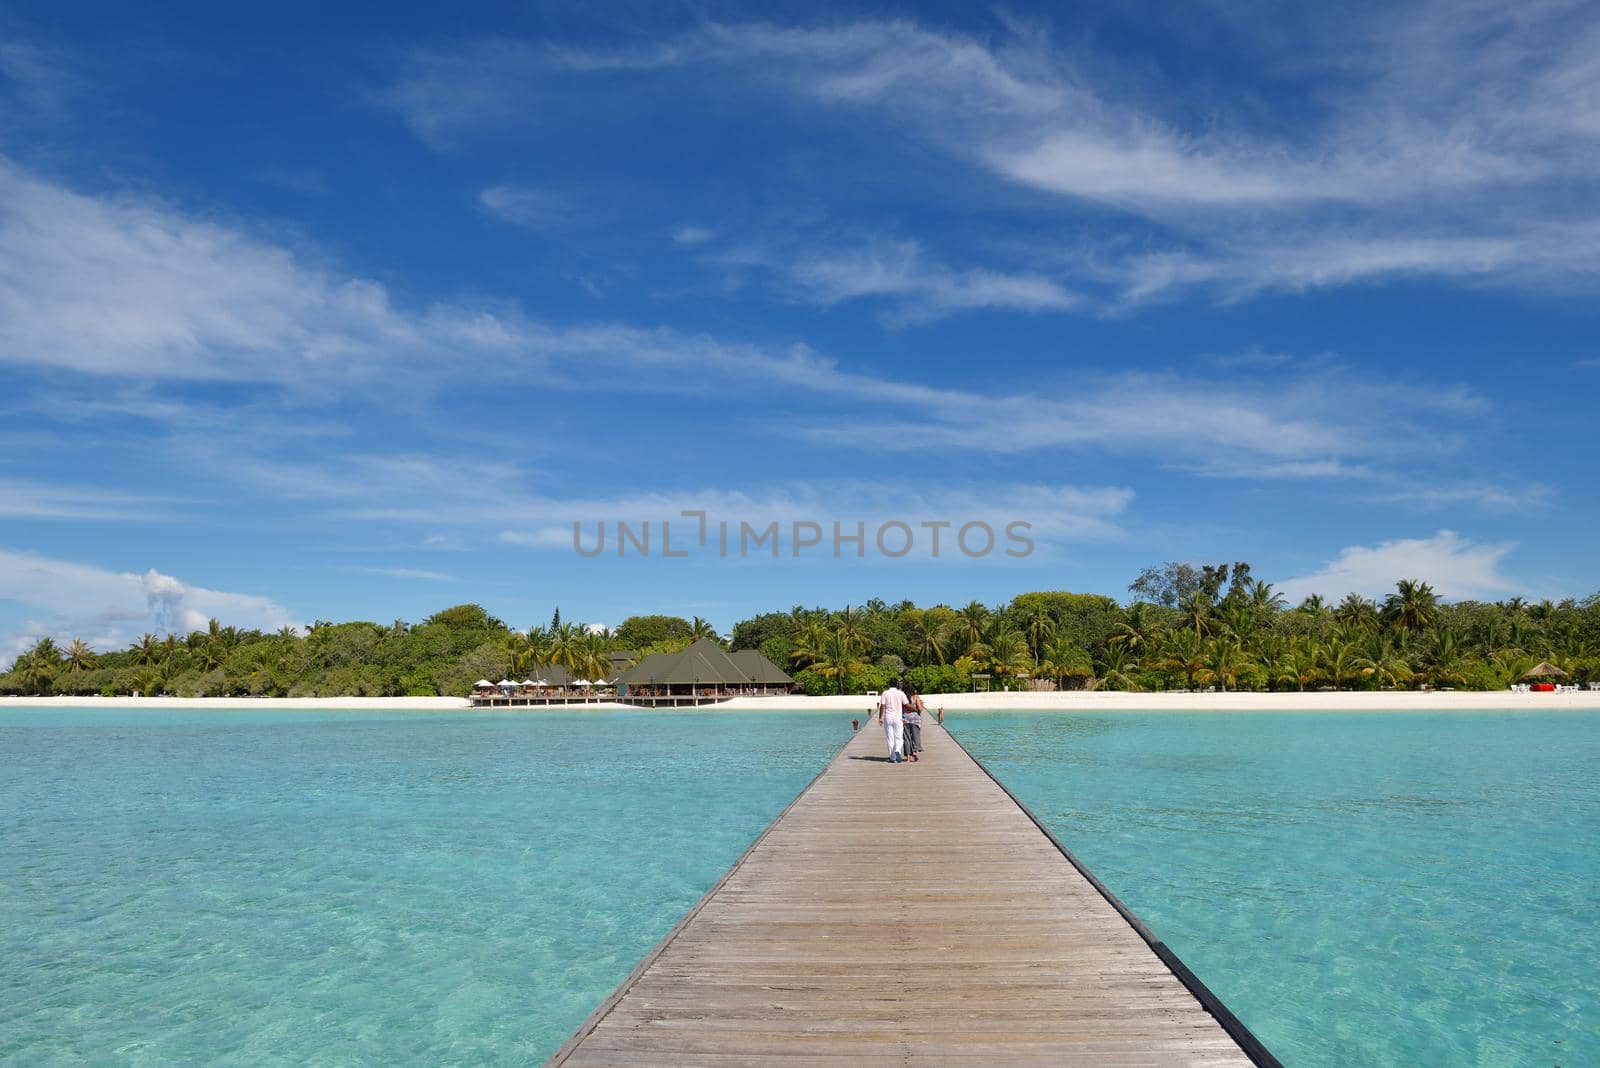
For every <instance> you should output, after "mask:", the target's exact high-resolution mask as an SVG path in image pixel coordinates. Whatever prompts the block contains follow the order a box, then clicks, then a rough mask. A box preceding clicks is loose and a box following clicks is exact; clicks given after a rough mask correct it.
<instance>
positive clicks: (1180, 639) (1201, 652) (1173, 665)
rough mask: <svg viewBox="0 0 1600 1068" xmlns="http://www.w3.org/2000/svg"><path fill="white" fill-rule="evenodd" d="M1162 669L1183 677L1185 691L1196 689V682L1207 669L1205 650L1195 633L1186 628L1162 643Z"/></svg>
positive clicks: (1168, 636) (1173, 633)
mask: <svg viewBox="0 0 1600 1068" xmlns="http://www.w3.org/2000/svg"><path fill="white" fill-rule="evenodd" d="M1159 662H1160V664H1161V667H1162V668H1163V669H1164V670H1166V671H1171V672H1174V673H1176V674H1179V675H1182V676H1183V685H1184V688H1185V689H1189V690H1192V689H1194V681H1195V678H1196V677H1197V676H1199V674H1200V672H1201V671H1202V670H1204V669H1205V666H1206V662H1205V648H1204V646H1203V644H1202V643H1201V640H1200V638H1199V637H1198V636H1197V635H1196V634H1195V632H1194V631H1192V630H1190V629H1188V628H1187V627H1185V628H1184V629H1182V630H1175V631H1173V632H1172V633H1171V634H1169V635H1167V638H1166V641H1165V642H1163V643H1162V646H1161V654H1160V661H1159Z"/></svg>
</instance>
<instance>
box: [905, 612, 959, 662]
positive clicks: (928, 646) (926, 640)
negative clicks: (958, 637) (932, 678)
mask: <svg viewBox="0 0 1600 1068" xmlns="http://www.w3.org/2000/svg"><path fill="white" fill-rule="evenodd" d="M910 622H911V626H910V628H909V629H910V631H911V640H912V642H913V644H914V646H915V651H916V656H917V660H918V661H919V662H920V663H921V664H924V665H927V664H935V663H937V664H942V663H944V649H945V642H946V641H948V640H949V635H950V630H949V628H948V627H946V626H945V624H944V621H943V620H942V619H940V618H939V617H938V616H937V615H935V614H934V610H933V609H931V608H930V609H928V610H927V611H925V612H917V613H916V614H915V615H913V616H911V620H910Z"/></svg>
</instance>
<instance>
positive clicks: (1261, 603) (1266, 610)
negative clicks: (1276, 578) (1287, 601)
mask: <svg viewBox="0 0 1600 1068" xmlns="http://www.w3.org/2000/svg"><path fill="white" fill-rule="evenodd" d="M1250 607H1251V608H1254V609H1255V610H1256V614H1257V615H1258V616H1262V617H1266V616H1271V615H1275V614H1277V613H1278V612H1281V611H1283V608H1284V600H1283V594H1281V593H1279V592H1277V591H1276V590H1274V589H1273V588H1272V583H1270V582H1262V581H1261V580H1260V579H1254V580H1252V581H1251V583H1250Z"/></svg>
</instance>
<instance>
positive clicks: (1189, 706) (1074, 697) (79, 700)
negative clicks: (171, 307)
mask: <svg viewBox="0 0 1600 1068" xmlns="http://www.w3.org/2000/svg"><path fill="white" fill-rule="evenodd" d="M873 701H874V699H873V698H871V697H866V696H860V695H857V696H845V697H738V698H734V699H733V700H731V701H727V702H725V703H723V704H720V705H713V706H706V708H705V710H707V711H712V710H723V711H731V712H738V711H758V710H762V709H787V710H801V711H818V712H824V711H838V712H843V711H862V712H864V711H865V710H866V709H868V708H870V707H871V706H872V704H873ZM929 701H930V702H931V703H932V704H934V705H942V706H943V707H944V708H945V709H946V710H947V711H967V712H976V711H985V710H988V711H1001V710H1005V711H1018V710H1025V711H1033V710H1037V711H1069V712H1070V711H1079V712H1106V711H1113V710H1123V711H1156V712H1159V711H1175V712H1176V711H1189V712H1249V711H1257V712H1409V711H1434V712H1450V711H1473V710H1477V711H1489V710H1506V709H1517V710H1522V709H1526V710H1530V711H1533V710H1547V709H1590V710H1595V711H1600V692H1594V693H1591V692H1588V691H1584V692H1581V693H1511V692H1509V691H1505V690H1497V691H1493V692H1490V693H1413V692H1393V693H1368V692H1355V693H1322V692H1318V693H1117V692H1113V691H1104V692H1084V691H1073V692H1068V693H956V694H935V695H932V696H930V697H929ZM625 707H628V706H625V705H617V704H591V705H576V706H573V705H568V706H534V707H521V708H512V709H499V710H498V711H502V712H505V711H511V712H543V711H547V710H551V709H556V710H560V709H562V708H568V709H573V710H578V711H582V710H585V709H588V710H594V711H607V710H616V709H619V708H625ZM6 708H91V709H92V708H104V709H114V708H125V709H126V708H146V709H150V708H182V709H196V710H203V709H214V710H217V711H226V710H236V711H237V710H250V711H257V712H267V711H317V710H323V711H372V712H404V711H411V712H443V711H461V710H466V709H469V708H471V703H470V702H469V701H467V700H466V699H465V698H461V697H0V709H6ZM662 711H663V712H664V713H665V712H670V711H672V710H671V709H663V710H662Z"/></svg>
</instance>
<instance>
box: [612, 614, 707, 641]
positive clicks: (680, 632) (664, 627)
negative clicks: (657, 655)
mask: <svg viewBox="0 0 1600 1068" xmlns="http://www.w3.org/2000/svg"><path fill="white" fill-rule="evenodd" d="M691 633H692V631H691V627H690V624H689V621H688V620H687V619H684V618H683V617H681V616H629V617H628V618H627V619H624V620H623V621H622V624H621V625H620V626H619V627H617V629H616V638H617V640H618V642H620V643H621V645H622V647H623V648H626V649H644V648H645V647H647V646H651V645H657V644H659V643H661V642H667V641H673V640H677V639H688V638H689V637H690V635H691Z"/></svg>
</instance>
